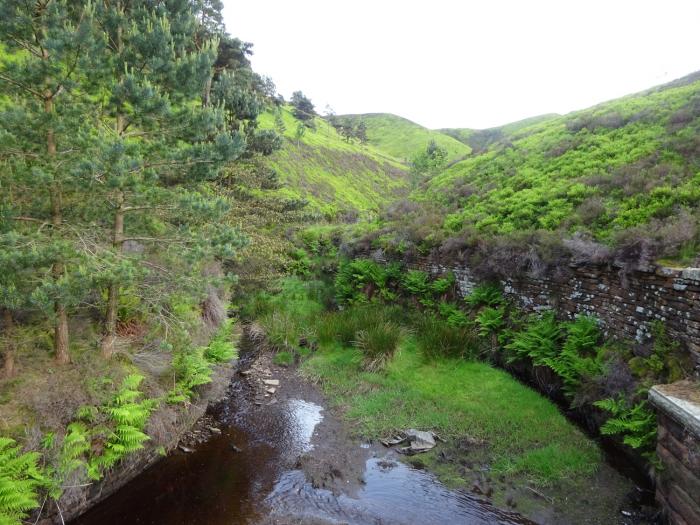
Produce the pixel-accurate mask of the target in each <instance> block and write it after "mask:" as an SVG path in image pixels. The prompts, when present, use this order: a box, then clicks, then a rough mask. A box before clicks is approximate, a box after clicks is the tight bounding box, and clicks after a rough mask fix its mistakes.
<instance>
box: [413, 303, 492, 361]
mask: <svg viewBox="0 0 700 525" xmlns="http://www.w3.org/2000/svg"><path fill="white" fill-rule="evenodd" d="M416 339H417V340H418V346H419V348H420V351H421V353H422V354H423V357H424V358H425V359H427V360H433V359H439V358H445V357H448V358H463V359H464V358H466V359H472V358H475V357H476V355H477V353H478V350H479V346H478V341H477V338H476V334H475V333H474V331H473V330H472V329H471V328H468V327H467V326H454V325H451V324H449V323H448V322H447V321H445V320H443V319H440V318H439V317H437V316H435V315H432V314H428V315H425V316H423V317H422V318H421V319H420V320H419V322H418V326H417V328H416Z"/></svg>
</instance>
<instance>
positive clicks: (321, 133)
mask: <svg viewBox="0 0 700 525" xmlns="http://www.w3.org/2000/svg"><path fill="white" fill-rule="evenodd" d="M279 117H281V120H282V122H283V123H284V128H285V129H284V131H283V138H284V145H283V147H282V149H281V150H280V151H278V152H276V153H274V154H273V155H272V156H271V157H270V158H269V159H267V160H266V163H267V165H268V166H269V167H271V168H272V169H274V170H275V171H276V172H277V174H278V176H279V178H280V180H281V181H282V183H283V187H282V188H280V189H278V190H276V193H277V194H278V195H279V196H281V197H286V198H290V199H304V200H306V201H308V202H309V205H310V206H311V207H312V208H314V209H315V210H317V211H321V212H322V213H324V214H325V215H327V216H329V217H334V216H336V215H338V214H339V213H341V212H343V211H359V212H368V211H377V210H379V209H380V207H382V206H383V205H385V204H387V203H388V202H390V201H392V200H394V199H396V198H397V197H400V196H402V195H405V194H406V193H407V191H408V181H407V178H406V167H405V166H404V165H402V164H401V163H400V162H399V161H397V160H396V159H395V158H393V157H391V156H390V155H387V154H386V153H383V152H381V151H379V150H378V149H376V148H374V147H373V146H372V145H361V144H358V143H356V142H350V143H349V142H346V141H345V140H343V139H342V137H340V135H338V133H337V132H336V131H335V129H333V127H332V126H330V125H329V124H328V123H327V122H326V121H324V120H323V119H320V118H316V119H315V126H316V130H315V131H314V130H312V129H306V131H305V132H304V134H303V136H302V137H301V138H297V137H296V130H297V126H298V123H299V121H298V120H296V119H295V118H294V116H293V115H292V113H291V111H290V109H289V108H288V107H282V108H280V110H279ZM258 120H259V122H260V127H261V128H267V129H275V128H276V127H277V126H276V123H275V115H274V114H273V113H272V112H268V113H265V114H263V115H262V116H260V117H259V119H258ZM279 131H280V130H279V129H278V132H279Z"/></svg>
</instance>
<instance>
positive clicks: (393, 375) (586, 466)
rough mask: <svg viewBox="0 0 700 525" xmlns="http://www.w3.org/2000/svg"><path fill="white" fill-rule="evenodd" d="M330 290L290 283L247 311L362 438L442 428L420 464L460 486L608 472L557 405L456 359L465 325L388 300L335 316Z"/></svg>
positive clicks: (480, 365)
mask: <svg viewBox="0 0 700 525" xmlns="http://www.w3.org/2000/svg"><path fill="white" fill-rule="evenodd" d="M331 297H332V291H331V292H329V290H328V287H327V286H325V285H324V284H323V283H321V282H319V281H311V282H304V281H301V280H299V279H296V278H292V279H286V280H284V281H282V284H281V286H280V288H279V289H278V290H277V293H272V294H269V293H264V294H260V295H258V296H257V297H256V298H254V299H253V300H251V301H249V302H248V303H247V307H246V310H244V315H247V316H248V317H250V318H256V319H258V320H259V321H260V322H261V324H262V325H263V327H264V328H265V330H266V331H267V333H268V336H269V339H270V342H271V343H272V345H273V346H274V347H275V348H276V349H277V350H278V351H279V352H280V354H281V358H280V359H278V362H289V361H291V360H292V359H294V358H296V359H297V360H298V361H301V363H302V364H301V370H302V372H303V373H304V374H305V375H306V376H307V377H309V378H311V379H313V380H314V381H317V382H318V383H319V384H320V385H322V388H323V389H324V392H325V394H326V395H327V396H328V399H329V402H330V403H331V404H332V405H333V406H335V407H336V408H338V409H339V410H340V411H341V412H342V413H343V414H344V417H346V418H347V420H348V422H350V423H351V424H352V425H353V428H354V429H356V432H357V434H358V436H360V437H365V438H372V439H376V438H379V437H382V436H386V435H389V434H391V433H392V432H395V431H398V430H402V429H407V428H420V429H430V430H433V431H435V432H437V433H438V434H439V435H441V436H442V437H444V438H445V439H446V440H447V441H448V444H447V445H446V446H445V447H440V449H441V451H442V452H443V454H442V455H440V454H439V452H438V451H436V452H434V453H429V454H426V455H422V456H420V461H422V462H424V463H426V464H428V465H429V466H430V467H431V468H433V469H434V470H435V471H437V472H439V473H440V474H441V475H442V477H443V479H445V480H447V481H451V482H453V483H457V484H464V483H467V482H469V481H470V480H471V479H472V478H473V474H474V473H478V472H485V471H487V472H489V475H491V476H496V477H498V476H501V475H504V476H508V477H511V478H512V477H518V478H519V479H521V480H522V481H523V482H525V483H527V484H532V485H536V486H540V487H545V486H552V485H554V484H557V483H560V482H562V481H564V480H568V481H573V482H583V480H585V479H586V478H587V477H588V476H590V475H591V474H593V473H594V472H595V471H596V470H597V469H598V468H599V466H600V464H601V456H600V452H599V450H598V448H597V446H596V444H595V443H594V442H593V441H592V440H590V439H588V438H587V437H586V436H585V435H583V434H582V433H581V431H579V430H578V429H577V428H576V427H575V426H574V425H572V424H571V423H569V422H568V421H567V420H566V418H565V417H564V416H562V414H561V413H560V412H559V411H558V409H557V407H556V406H555V405H554V404H553V403H552V402H550V401H549V400H547V399H546V398H544V397H542V396H541V395H539V394H538V393H537V392H535V391H534V390H532V389H530V388H529V387H527V386H525V385H523V384H521V383H519V382H518V381H516V380H515V379H513V378H512V377H511V376H509V375H508V374H507V373H506V372H504V371H502V370H499V369H496V368H494V367H492V366H491V365H489V364H487V363H484V362H478V361H476V360H475V359H473V358H470V357H469V354H468V352H466V351H465V352H464V354H463V355H462V357H454V356H453V355H450V356H447V357H445V356H444V353H443V352H442V349H444V348H447V347H450V346H451V345H452V344H453V342H452V341H451V340H450V338H452V339H457V338H458V337H464V335H463V334H461V333H460V332H459V331H457V332H455V331H452V329H451V328H447V327H446V325H445V324H444V323H439V322H438V321H436V320H434V319H433V320H431V321H430V322H425V318H426V314H425V313H424V312H419V311H418V310H416V309H401V308H398V307H392V306H386V305H379V304H373V305H357V306H352V307H349V308H346V309H344V310H342V311H325V313H324V309H325V310H327V309H326V308H324V303H325V304H326V305H327V304H329V303H330V302H331V300H330V299H331ZM460 341H461V343H462V344H463V345H468V341H466V340H464V339H461V340H460ZM435 345H439V346H441V347H442V349H441V350H440V351H436V348H434V346H435ZM311 349H313V351H311ZM280 354H278V355H280ZM445 450H449V451H450V452H449V453H450V454H451V455H453V456H454V457H452V458H450V460H446V458H445V454H444V451H445Z"/></svg>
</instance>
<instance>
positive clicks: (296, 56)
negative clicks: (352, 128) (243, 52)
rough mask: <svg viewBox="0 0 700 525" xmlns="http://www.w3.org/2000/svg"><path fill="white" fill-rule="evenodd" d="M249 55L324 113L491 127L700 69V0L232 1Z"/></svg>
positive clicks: (232, 21)
mask: <svg viewBox="0 0 700 525" xmlns="http://www.w3.org/2000/svg"><path fill="white" fill-rule="evenodd" d="M224 5H225V7H224V20H225V23H226V27H227V30H228V32H229V33H230V34H232V35H233V36H236V37H238V38H240V39H242V40H244V41H247V42H252V43H253V44H254V47H253V50H254V55H253V57H252V62H253V68H254V69H255V70H256V71H257V72H258V73H260V74H263V75H266V76H269V77H271V78H272V79H273V81H274V82H275V84H276V85H277V89H278V91H279V92H280V93H281V94H282V95H284V96H285V98H287V99H289V97H290V96H291V94H292V92H294V91H296V90H301V91H303V92H304V94H305V95H307V96H308V97H309V98H311V100H312V101H313V102H314V104H315V105H316V109H317V111H319V113H323V111H324V109H325V107H326V105H329V106H330V107H332V108H333V110H334V111H335V112H336V113H337V114H339V115H340V114H346V113H394V114H396V115H400V116H403V117H406V118H408V119H410V120H413V121H415V122H418V123H419V124H422V125H424V126H426V127H429V128H443V127H466V128H477V129H482V128H488V127H492V126H497V125H501V124H505V123H508V122H514V121H516V120H519V119H522V118H526V117H531V116H535V115H541V114H544V113H562V114H563V113H568V112H570V111H573V110H577V109H584V108H586V107H590V106H592V105H595V104H597V103H599V102H603V101H605V100H610V99H613V98H617V97H620V96H623V95H626V94H630V93H634V92H637V91H640V90H643V89H646V88H648V87H651V86H654V85H657V84H662V83H665V82H668V81H671V80H673V79H675V78H679V77H681V76H684V75H686V74H688V73H691V72H693V71H696V70H700V30H699V29H698V28H699V27H700V26H699V24H700V0H692V1H687V0H659V1H646V0H636V1H627V0H606V1H600V0H584V1H579V0H559V1H543V0H540V1H526V0H520V1H516V0H508V1H506V0H482V1H478V2H476V1H471V0H452V1H449V0H424V1H414V0H403V1H398V0H353V1H345V0H325V1H323V0H264V1H262V0H248V1H246V2H243V1H240V0H239V1H236V0H224Z"/></svg>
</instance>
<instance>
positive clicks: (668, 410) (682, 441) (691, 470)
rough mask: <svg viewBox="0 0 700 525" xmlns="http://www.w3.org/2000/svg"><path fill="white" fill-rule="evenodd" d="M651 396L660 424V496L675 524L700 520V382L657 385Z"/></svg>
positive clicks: (658, 478)
mask: <svg viewBox="0 0 700 525" xmlns="http://www.w3.org/2000/svg"><path fill="white" fill-rule="evenodd" d="M649 399H650V400H651V402H652V404H653V405H654V407H655V408H656V412H657V420H658V423H659V430H658V432H659V433H658V442H657V446H656V453H657V455H658V457H659V461H660V463H661V468H660V469H659V470H658V474H657V479H656V498H657V500H658V501H659V503H660V504H661V505H662V506H663V508H664V512H665V514H666V519H667V520H668V522H669V523H670V524H671V525H693V524H696V523H700V384H698V383H695V382H691V381H680V382H678V383H674V384H672V385H659V386H655V387H653V388H652V389H651V391H650V392H649Z"/></svg>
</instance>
